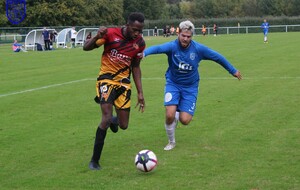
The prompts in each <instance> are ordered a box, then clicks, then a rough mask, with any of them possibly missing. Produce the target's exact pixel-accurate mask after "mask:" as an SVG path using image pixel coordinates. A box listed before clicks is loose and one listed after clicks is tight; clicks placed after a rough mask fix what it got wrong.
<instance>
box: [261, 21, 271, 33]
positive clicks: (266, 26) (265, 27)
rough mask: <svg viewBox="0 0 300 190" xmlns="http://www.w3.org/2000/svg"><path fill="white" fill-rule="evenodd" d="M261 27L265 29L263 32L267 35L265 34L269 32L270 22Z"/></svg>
mask: <svg viewBox="0 0 300 190" xmlns="http://www.w3.org/2000/svg"><path fill="white" fill-rule="evenodd" d="M260 27H261V28H262V29H263V31H264V33H265V32H268V30H269V28H270V25H269V23H268V22H263V23H262V24H261V26H260Z"/></svg>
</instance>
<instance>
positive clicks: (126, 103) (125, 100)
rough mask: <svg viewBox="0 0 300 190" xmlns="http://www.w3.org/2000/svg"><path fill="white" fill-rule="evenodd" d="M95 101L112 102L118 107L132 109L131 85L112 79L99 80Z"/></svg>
mask: <svg viewBox="0 0 300 190" xmlns="http://www.w3.org/2000/svg"><path fill="white" fill-rule="evenodd" d="M96 93H97V95H96V97H95V101H96V103H98V104H103V103H110V104H113V105H114V106H115V107H116V109H128V110H130V103H131V101H130V97H131V86H130V84H129V85H128V86H126V85H122V84H121V83H118V82H115V81H110V80H99V81H97V83H96Z"/></svg>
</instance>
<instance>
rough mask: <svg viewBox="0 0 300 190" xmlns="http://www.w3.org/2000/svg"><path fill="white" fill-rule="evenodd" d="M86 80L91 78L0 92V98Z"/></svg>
mask: <svg viewBox="0 0 300 190" xmlns="http://www.w3.org/2000/svg"><path fill="white" fill-rule="evenodd" d="M87 80H92V79H81V80H74V81H69V82H64V83H59V84H52V85H47V86H42V87H39V88H32V89H28V90H22V91H18V92H11V93H7V94H0V98H2V97H5V96H11V95H16V94H23V93H27V92H33V91H38V90H43V89H47V88H53V87H57V86H63V85H67V84H72V83H77V82H82V81H87Z"/></svg>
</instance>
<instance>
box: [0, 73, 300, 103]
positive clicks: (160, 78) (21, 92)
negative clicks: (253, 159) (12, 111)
mask: <svg viewBox="0 0 300 190" xmlns="http://www.w3.org/2000/svg"><path fill="white" fill-rule="evenodd" d="M266 79H267V80H268V79H300V77H256V78H251V77H244V78H243V80H266ZM89 80H95V79H92V78H87V79H81V80H74V81H69V82H64V83H59V84H52V85H47V86H42V87H39V88H32V89H28V90H22V91H18V92H11V93H7V94H0V98H2V97H6V96H11V95H16V94H23V93H27V92H33V91H38V90H43V89H47V88H53V87H57V86H63V85H67V84H73V83H78V82H83V81H89ZM142 80H165V78H164V77H151V78H142ZM201 80H237V79H236V78H234V77H203V78H201ZM95 81H96V80H95Z"/></svg>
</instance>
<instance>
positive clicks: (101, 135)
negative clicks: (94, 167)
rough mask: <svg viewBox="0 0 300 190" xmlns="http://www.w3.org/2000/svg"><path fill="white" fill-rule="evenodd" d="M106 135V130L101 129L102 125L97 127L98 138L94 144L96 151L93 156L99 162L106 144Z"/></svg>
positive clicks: (93, 159)
mask: <svg viewBox="0 0 300 190" xmlns="http://www.w3.org/2000/svg"><path fill="white" fill-rule="evenodd" d="M105 136H106V130H103V129H100V127H98V128H97V132H96V138H95V144H94V152H93V156H92V161H95V162H97V163H98V162H99V160H100V156H101V152H102V149H103V146H104V139H105Z"/></svg>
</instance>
